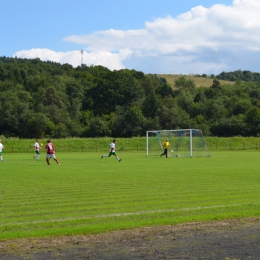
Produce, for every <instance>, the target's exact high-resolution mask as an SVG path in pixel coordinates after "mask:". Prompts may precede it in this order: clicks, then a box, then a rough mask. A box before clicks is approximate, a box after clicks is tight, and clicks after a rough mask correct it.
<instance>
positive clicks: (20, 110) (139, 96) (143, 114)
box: [0, 57, 260, 138]
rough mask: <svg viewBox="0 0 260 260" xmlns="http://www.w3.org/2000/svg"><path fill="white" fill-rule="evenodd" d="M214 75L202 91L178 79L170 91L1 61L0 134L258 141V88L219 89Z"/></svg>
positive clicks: (140, 76) (127, 78)
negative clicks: (165, 133)
mask: <svg viewBox="0 0 260 260" xmlns="http://www.w3.org/2000/svg"><path fill="white" fill-rule="evenodd" d="M220 75H221V74H220ZM220 75H219V76H220ZM219 76H217V77H215V78H214V79H212V85H211V87H209V88H206V87H199V88H196V86H195V83H194V81H192V80H190V79H187V78H185V77H184V76H180V78H179V79H178V80H176V81H175V85H174V86H171V85H170V84H168V83H167V81H166V79H165V78H161V77H157V76H156V75H154V74H148V75H145V74H144V73H143V72H140V71H135V70H128V69H123V70H120V71H110V70H109V69H107V68H105V67H102V66H89V67H88V66H86V65H82V66H79V67H77V68H73V67H72V66H71V65H69V64H63V65H61V64H60V63H54V62H42V61H41V60H40V59H17V58H7V57H0V114H1V120H0V135H4V136H6V137H20V138H36V137H38V138H42V137H53V138H65V137H103V136H115V137H133V136H144V135H145V132H146V131H147V130H156V129H178V128H183V129H185V128H200V129H202V130H203V132H204V134H206V135H213V136H258V135H259V134H260V124H259V123H260V81H243V80H237V81H236V83H235V84H233V85H221V84H220V82H219V81H218V77H219ZM225 79H226V78H225Z"/></svg>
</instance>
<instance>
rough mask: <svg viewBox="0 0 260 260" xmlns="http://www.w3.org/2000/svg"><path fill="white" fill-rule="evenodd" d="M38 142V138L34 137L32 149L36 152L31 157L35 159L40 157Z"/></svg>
mask: <svg viewBox="0 0 260 260" xmlns="http://www.w3.org/2000/svg"><path fill="white" fill-rule="evenodd" d="M38 142H39V140H38V139H36V142H35V144H34V151H35V153H36V154H35V155H34V156H33V158H34V159H37V160H39V159H40V149H41V147H40V145H39V143H38Z"/></svg>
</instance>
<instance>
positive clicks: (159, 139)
mask: <svg viewBox="0 0 260 260" xmlns="http://www.w3.org/2000/svg"><path fill="white" fill-rule="evenodd" d="M166 139H168V140H169V143H170V147H169V148H168V157H171V156H172V157H200V156H202V157H209V156H210V153H209V149H208V147H207V144H206V141H205V138H204V136H203V133H202V131H201V130H200V129H177V130H151V131H146V156H158V155H160V154H161V153H162V151H163V147H162V143H163V142H164V141H165V140H166Z"/></svg>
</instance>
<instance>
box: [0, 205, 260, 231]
mask: <svg viewBox="0 0 260 260" xmlns="http://www.w3.org/2000/svg"><path fill="white" fill-rule="evenodd" d="M259 204H260V202H253V203H240V204H238V203H235V204H225V205H215V206H205V207H201V206H198V207H191V208H179V209H162V210H160V209H159V210H144V211H137V212H125V213H110V214H99V215H91V216H86V217H78V218H77V217H68V218H57V219H50V220H46V221H45V220H36V221H25V222H22V221H19V222H13V223H5V224H0V226H6V225H26V224H38V223H52V222H63V221H70V220H72V221H73V220H84V219H86V220H87V219H99V218H110V217H125V216H137V215H149V214H155V213H170V212H178V211H189V210H204V209H214V208H224V207H237V206H244V205H259Z"/></svg>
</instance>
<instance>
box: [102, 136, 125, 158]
mask: <svg viewBox="0 0 260 260" xmlns="http://www.w3.org/2000/svg"><path fill="white" fill-rule="evenodd" d="M111 155H114V156H115V157H116V159H117V160H118V162H121V159H120V158H119V157H118V156H117V154H116V140H113V142H112V143H111V144H110V151H109V154H104V155H102V156H101V159H103V158H104V157H110V156H111Z"/></svg>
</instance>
